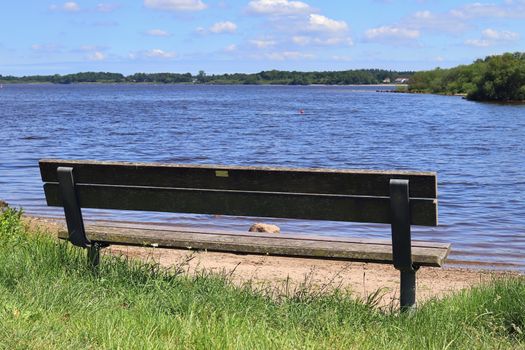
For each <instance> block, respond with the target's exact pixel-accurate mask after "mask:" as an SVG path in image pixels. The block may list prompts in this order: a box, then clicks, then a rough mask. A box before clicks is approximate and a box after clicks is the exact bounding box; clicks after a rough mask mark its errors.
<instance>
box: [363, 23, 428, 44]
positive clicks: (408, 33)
mask: <svg viewBox="0 0 525 350" xmlns="http://www.w3.org/2000/svg"><path fill="white" fill-rule="evenodd" d="M419 35H420V32H419V31H418V30H415V29H407V28H402V27H393V26H382V27H377V28H372V29H368V30H367V31H366V32H365V37H366V38H367V39H368V40H372V41H374V40H378V41H381V40H396V41H399V40H402V41H406V40H415V39H417V38H419Z"/></svg>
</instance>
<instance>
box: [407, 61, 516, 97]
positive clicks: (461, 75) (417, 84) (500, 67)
mask: <svg viewBox="0 0 525 350" xmlns="http://www.w3.org/2000/svg"><path fill="white" fill-rule="evenodd" d="M408 90H409V91H411V92H427V93H437V94H465V95H466V97H467V99H470V100H475V101H503V102H508V101H525V53H523V52H515V53H505V54H502V55H494V56H488V57H486V58H485V59H478V60H476V61H474V63H472V64H469V65H461V66H458V67H454V68H450V69H440V68H436V69H434V70H431V71H425V72H417V73H415V74H414V75H413V76H412V77H411V79H410V82H409V85H408Z"/></svg>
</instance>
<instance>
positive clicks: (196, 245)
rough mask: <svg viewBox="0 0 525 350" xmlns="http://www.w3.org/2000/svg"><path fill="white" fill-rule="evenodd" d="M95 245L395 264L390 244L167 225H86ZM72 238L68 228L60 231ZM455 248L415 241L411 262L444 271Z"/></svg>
mask: <svg viewBox="0 0 525 350" xmlns="http://www.w3.org/2000/svg"><path fill="white" fill-rule="evenodd" d="M86 234H87V236H88V238H89V239H90V240H91V241H99V242H105V243H108V244H118V245H133V246H145V247H152V246H153V247H159V248H175V249H189V250H208V251H216V252H229V253H242V254H255V255H274V256H288V257H302V258H314V259H333V260H343V261H361V262H370V263H384V264H392V263H393V259H392V243H391V240H379V239H366V238H345V237H333V236H332V237H330V236H312V235H295V234H294V235H292V234H282V233H281V234H268V233H256V232H233V231H219V230H201V229H199V230H198V231H197V230H191V229H188V228H187V227H174V226H168V225H158V224H157V225H156V224H139V223H118V222H99V223H93V224H90V225H87V226H86ZM59 237H60V238H62V239H66V240H67V239H68V237H69V233H68V231H67V230H62V231H60V233H59ZM449 251H450V244H448V243H436V242H422V241H412V260H413V262H414V264H417V265H419V266H431V267H441V266H442V265H443V264H444V262H445V260H446V258H447V256H448V253H449Z"/></svg>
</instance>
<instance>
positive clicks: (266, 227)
mask: <svg viewBox="0 0 525 350" xmlns="http://www.w3.org/2000/svg"><path fill="white" fill-rule="evenodd" d="M248 231H249V232H268V233H279V232H281V229H280V228H279V226H277V225H270V224H263V223H260V222H258V223H255V224H253V225H252V226H251V227H250V229H249V230H248Z"/></svg>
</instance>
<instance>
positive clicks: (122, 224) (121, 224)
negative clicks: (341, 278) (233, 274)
mask: <svg viewBox="0 0 525 350" xmlns="http://www.w3.org/2000/svg"><path fill="white" fill-rule="evenodd" d="M88 225H89V226H91V227H98V226H102V227H112V228H118V229H123V230H125V229H128V228H131V229H137V230H138V229H146V230H155V231H158V232H162V231H164V232H166V233H169V232H172V231H183V232H194V233H199V234H221V235H234V236H247V237H253V236H257V237H268V238H275V237H276V234H275V233H265V232H248V231H232V230H229V231H228V230H224V229H215V228H214V229H210V228H201V227H198V228H195V227H188V226H176V225H173V224H170V223H162V222H136V221H113V220H111V221H110V220H93V221H89V223H88ZM279 238H281V239H296V240H297V239H306V240H314V241H334V240H335V241H337V242H348V243H374V244H382V245H388V246H391V241H390V239H375V238H359V237H341V236H330V235H327V234H323V233H322V232H317V233H314V234H301V233H281V234H279ZM412 246H414V247H429V248H443V249H449V248H450V243H440V242H425V241H417V240H413V241H412Z"/></svg>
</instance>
